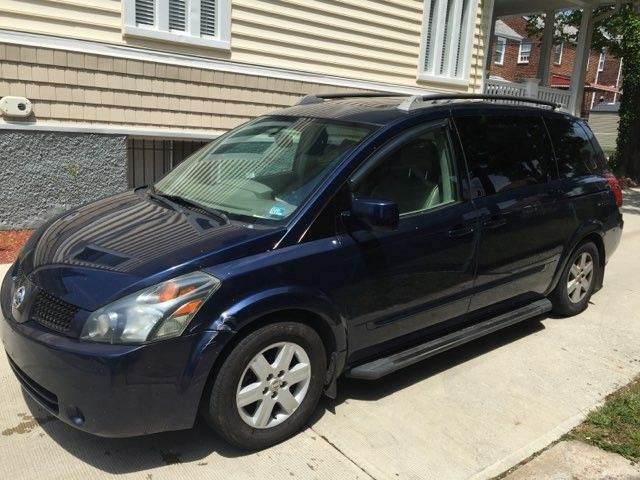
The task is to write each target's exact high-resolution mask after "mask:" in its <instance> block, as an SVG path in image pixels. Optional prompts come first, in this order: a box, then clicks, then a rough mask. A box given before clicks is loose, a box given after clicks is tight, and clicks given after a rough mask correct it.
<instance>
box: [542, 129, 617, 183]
mask: <svg viewBox="0 0 640 480" xmlns="http://www.w3.org/2000/svg"><path fill="white" fill-rule="evenodd" d="M545 122H546V123H547V127H548V129H549V133H550V135H551V141H552V142H553V148H554V150H555V155H556V160H557V162H558V171H559V174H560V178H576V177H583V176H586V175H593V174H597V173H602V172H603V171H604V170H605V169H606V160H605V159H604V154H603V153H602V149H600V147H599V146H598V143H597V141H596V140H595V138H594V137H593V133H592V132H591V129H589V127H586V126H583V125H582V124H581V122H579V121H578V120H575V119H570V118H562V117H557V118H546V119H545Z"/></svg>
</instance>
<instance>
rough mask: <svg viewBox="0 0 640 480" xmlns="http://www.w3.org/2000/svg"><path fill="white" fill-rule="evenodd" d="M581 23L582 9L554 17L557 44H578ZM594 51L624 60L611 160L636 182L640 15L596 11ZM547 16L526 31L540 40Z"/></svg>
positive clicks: (639, 166) (627, 9) (639, 171)
mask: <svg viewBox="0 0 640 480" xmlns="http://www.w3.org/2000/svg"><path fill="white" fill-rule="evenodd" d="M581 20H582V11H581V10H572V11H566V12H560V13H558V14H557V15H556V18H555V29H554V43H555V44H559V43H560V42H563V41H568V42H576V41H577V36H578V28H579V27H580V22H581ZM594 20H595V21H594V31H593V39H592V44H591V46H592V48H594V49H596V50H600V49H603V48H605V49H606V50H607V52H608V53H609V54H611V55H614V56H616V57H618V58H622V59H623V63H622V78H623V85H624V88H623V91H624V94H623V95H622V97H621V101H620V125H619V127H618V140H617V145H616V153H615V154H614V156H613V158H612V159H611V162H612V166H613V167H614V169H615V171H616V172H617V173H618V174H619V175H622V176H628V177H631V178H633V179H634V180H638V179H640V13H638V11H637V8H635V9H634V8H633V6H632V5H631V4H626V5H623V6H622V7H621V8H620V10H619V11H617V12H616V11H615V7H613V6H611V7H602V8H598V9H596V10H595V12H594ZM543 29H544V17H543V16H539V15H533V16H531V17H529V18H528V19H527V32H528V33H529V35H530V36H532V37H534V38H536V37H537V38H539V37H541V35H542V31H543Z"/></svg>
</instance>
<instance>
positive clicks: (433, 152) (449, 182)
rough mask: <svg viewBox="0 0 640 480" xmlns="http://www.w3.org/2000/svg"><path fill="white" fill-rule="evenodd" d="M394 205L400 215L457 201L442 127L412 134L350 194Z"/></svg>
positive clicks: (452, 168) (453, 175)
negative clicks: (377, 199) (396, 205)
mask: <svg viewBox="0 0 640 480" xmlns="http://www.w3.org/2000/svg"><path fill="white" fill-rule="evenodd" d="M354 195H355V196H356V197H360V198H379V199H384V200H391V201H393V202H396V203H397V204H398V208H399V210H400V214H401V215H403V214H404V215H407V214H411V213H416V212H420V211H424V210H429V209H431V208H435V207H437V206H440V205H444V204H446V203H450V202H453V201H455V200H457V199H458V178H457V175H456V170H455V162H454V157H453V155H452V152H451V148H450V144H449V136H448V135H447V132H446V130H445V127H440V128H436V129H434V130H429V131H428V132H424V130H423V131H422V133H416V136H415V137H413V138H411V139H410V140H408V141H406V142H404V143H403V144H402V145H400V146H399V147H398V148H397V149H395V150H394V151H393V153H391V154H389V155H387V156H386V157H385V158H384V159H383V160H382V161H381V162H380V163H379V165H378V166H377V167H375V168H374V169H373V171H371V172H370V173H369V174H367V175H366V176H365V177H364V179H363V180H362V181H361V182H360V183H359V185H358V186H357V187H356V189H355V191H354Z"/></svg>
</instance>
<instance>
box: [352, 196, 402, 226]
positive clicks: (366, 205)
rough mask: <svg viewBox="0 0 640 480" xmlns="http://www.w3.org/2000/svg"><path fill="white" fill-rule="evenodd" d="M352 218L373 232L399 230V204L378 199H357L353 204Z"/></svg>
mask: <svg viewBox="0 0 640 480" xmlns="http://www.w3.org/2000/svg"><path fill="white" fill-rule="evenodd" d="M351 217H353V218H356V219H358V220H360V221H361V222H362V223H364V224H365V225H366V226H367V227H368V228H370V229H371V230H380V231H390V230H395V229H397V228H398V223H399V222H400V211H399V210H398V204H397V203H395V202H392V201H389V200H381V199H377V198H355V199H354V200H353V201H352V202H351Z"/></svg>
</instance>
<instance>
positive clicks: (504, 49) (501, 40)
mask: <svg viewBox="0 0 640 480" xmlns="http://www.w3.org/2000/svg"><path fill="white" fill-rule="evenodd" d="M500 45H502V49H501V50H498V46H500ZM498 52H499V53H500V55H499V56H498ZM506 53H507V39H506V38H505V37H496V51H495V55H496V59H495V62H494V63H495V64H496V65H504V57H505V54H506Z"/></svg>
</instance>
